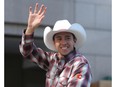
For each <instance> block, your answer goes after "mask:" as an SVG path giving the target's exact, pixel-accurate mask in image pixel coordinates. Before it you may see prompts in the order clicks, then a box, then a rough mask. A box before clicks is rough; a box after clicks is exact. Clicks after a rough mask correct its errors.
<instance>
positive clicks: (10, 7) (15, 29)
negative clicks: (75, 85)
mask: <svg viewBox="0 0 116 87" xmlns="http://www.w3.org/2000/svg"><path fill="white" fill-rule="evenodd" d="M37 2H38V3H39V4H40V5H41V4H45V6H47V13H46V17H45V19H44V20H43V22H42V24H41V26H40V27H39V28H38V29H37V30H36V31H35V44H36V45H37V46H38V47H41V48H42V49H43V50H45V51H49V50H48V49H47V48H46V47H45V45H44V43H43V31H44V28H45V27H46V26H50V27H53V25H54V23H55V22H56V21H57V20H61V19H68V20H69V21H70V23H74V22H77V23H80V24H81V25H83V26H84V28H85V30H86V32H87V41H86V43H85V45H84V47H82V48H81V49H80V52H81V53H82V54H84V55H85V57H86V58H87V59H88V60H89V62H90V64H91V69H92V74H93V79H92V85H91V87H111V80H112V72H111V71H112V66H111V65H112V62H111V61H112V55H111V54H112V52H111V50H112V49H111V44H112V43H111V42H112V41H111V40H112V39H111V35H112V26H111V25H112V23H111V15H112V14H111V8H112V5H111V0H5V63H4V65H5V87H45V73H46V72H45V71H43V70H42V69H40V68H39V67H38V66H37V65H35V64H34V63H32V62H30V61H29V60H25V59H23V57H22V55H21V54H20V52H19V43H20V40H21V35H22V31H23V30H24V29H25V28H26V26H27V20H28V9H29V6H32V7H33V8H34V6H35V4H36V3H37Z"/></svg>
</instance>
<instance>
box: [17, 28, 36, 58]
mask: <svg viewBox="0 0 116 87" xmlns="http://www.w3.org/2000/svg"><path fill="white" fill-rule="evenodd" d="M25 32H26V29H25V30H24V31H23V34H22V39H21V42H20V44H19V49H20V52H21V54H22V55H23V56H24V57H27V56H28V55H29V54H30V53H31V51H32V50H33V41H34V40H33V34H30V35H26V34H25Z"/></svg>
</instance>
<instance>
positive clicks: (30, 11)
mask: <svg viewBox="0 0 116 87" xmlns="http://www.w3.org/2000/svg"><path fill="white" fill-rule="evenodd" d="M29 14H32V7H31V6H30V7H29Z"/></svg>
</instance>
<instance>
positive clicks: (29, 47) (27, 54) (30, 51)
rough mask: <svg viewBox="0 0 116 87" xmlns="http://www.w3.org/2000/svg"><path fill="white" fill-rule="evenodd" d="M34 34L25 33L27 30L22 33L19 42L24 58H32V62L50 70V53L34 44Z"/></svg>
mask: <svg viewBox="0 0 116 87" xmlns="http://www.w3.org/2000/svg"><path fill="white" fill-rule="evenodd" d="M33 36H34V34H32V35H25V30H24V31H23V34H22V39H21V42H20V44H19V50H20V52H21V54H22V55H23V57H24V58H27V59H30V60H31V61H32V62H34V63H36V64H37V65H39V67H41V68H42V69H44V70H46V71H47V70H48V66H49V60H48V59H49V57H50V55H51V54H50V53H48V52H44V51H43V50H42V49H41V48H37V47H36V45H35V44H34V39H33Z"/></svg>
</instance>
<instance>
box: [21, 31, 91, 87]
mask: <svg viewBox="0 0 116 87" xmlns="http://www.w3.org/2000/svg"><path fill="white" fill-rule="evenodd" d="M19 47H20V52H21V54H22V55H23V56H24V57H25V58H28V59H30V60H31V61H32V62H35V63H36V64H37V65H38V66H39V67H41V68H42V69H44V70H46V71H47V73H46V87H90V84H91V70H90V66H89V63H88V61H87V59H86V58H85V57H84V56H83V55H81V54H80V53H78V51H76V50H74V51H72V52H71V53H69V54H68V55H67V56H64V58H61V60H59V59H60V58H58V53H54V52H45V51H43V50H42V49H41V48H37V47H36V46H35V44H34V38H33V35H25V34H24V33H23V35H22V40H21V43H20V45H19Z"/></svg>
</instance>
